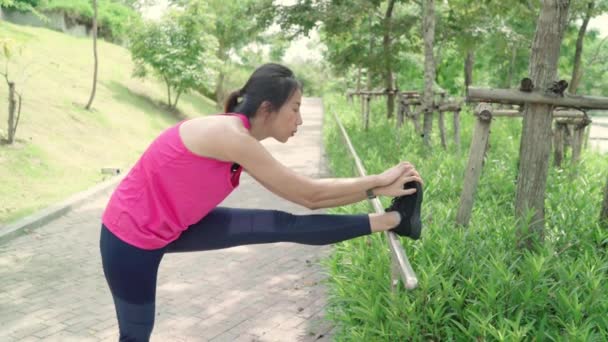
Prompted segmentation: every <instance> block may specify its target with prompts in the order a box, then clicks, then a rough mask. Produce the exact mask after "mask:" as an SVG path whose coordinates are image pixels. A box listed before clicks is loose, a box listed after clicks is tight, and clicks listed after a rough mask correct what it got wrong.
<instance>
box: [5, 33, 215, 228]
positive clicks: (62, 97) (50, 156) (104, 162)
mask: <svg viewBox="0 0 608 342" xmlns="http://www.w3.org/2000/svg"><path fill="white" fill-rule="evenodd" d="M0 38H9V39H12V40H14V41H16V42H18V43H19V44H22V46H23V54H22V57H21V61H19V63H18V64H12V65H9V73H10V74H13V75H16V76H17V90H18V91H19V92H21V93H22V94H23V107H22V113H21V121H20V124H19V127H18V129H17V142H16V143H15V144H13V145H10V146H9V145H0V225H1V224H5V223H7V222H11V221H13V220H15V219H18V218H20V217H23V216H25V215H27V214H30V213H32V212H34V211H36V210H38V209H41V208H43V207H46V206H48V205H50V204H52V203H54V202H57V201H60V200H62V199H64V198H66V197H68V196H69V195H71V194H73V193H76V192H78V191H82V190H85V189H87V188H89V187H91V186H93V185H95V184H96V183H98V182H100V181H102V180H103V179H104V176H103V175H101V173H100V168H102V167H107V166H110V167H120V168H123V169H126V168H129V167H130V166H131V165H132V164H133V163H134V162H135V161H136V159H137V157H138V156H139V154H140V153H141V152H142V151H143V150H144V149H145V148H146V147H147V146H148V144H149V142H150V141H151V139H153V138H154V137H155V136H156V134H158V133H159V132H160V131H162V130H163V129H164V128H166V127H168V126H169V125H171V124H172V123H175V122H177V121H178V119H177V118H175V116H174V115H171V114H169V113H168V112H167V111H166V110H163V107H162V105H160V102H161V101H162V102H166V91H165V88H164V86H163V85H162V84H161V83H160V82H156V81H152V80H146V81H142V80H139V79H134V78H132V77H131V70H132V65H133V64H132V62H131V58H130V54H129V52H128V50H126V49H124V48H122V47H119V46H116V45H112V44H108V43H106V42H103V41H102V42H99V44H98V51H99V58H100V66H99V80H98V84H97V94H96V97H95V100H94V102H93V109H94V110H93V111H86V110H84V109H83V108H84V105H85V104H86V102H87V100H88V98H89V95H90V91H91V87H92V71H93V54H92V42H91V40H89V39H82V38H75V37H71V36H68V35H64V34H61V33H57V32H54V31H50V30H46V29H39V28H30V27H24V26H15V25H11V24H8V23H6V22H0ZM24 66H25V67H24ZM2 67H4V60H2ZM24 69H25V70H26V73H28V74H31V76H30V77H29V78H28V79H27V80H26V82H25V85H22V84H21V83H19V77H18V76H19V74H20V73H21V71H22V70H24ZM0 89H1V90H0V136H2V137H6V132H7V126H6V125H7V123H6V120H7V117H8V111H7V107H8V104H7V98H8V87H7V86H6V83H5V82H2V84H1V85H0ZM214 105H215V104H214V102H212V101H210V100H209V99H207V98H204V97H202V96H199V95H195V94H190V95H184V96H182V98H181V99H180V104H179V106H178V107H179V109H180V111H181V112H182V113H184V114H185V115H186V116H188V117H193V116H197V115H200V114H208V113H212V112H215V108H214Z"/></svg>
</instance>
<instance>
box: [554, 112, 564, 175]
mask: <svg viewBox="0 0 608 342" xmlns="http://www.w3.org/2000/svg"><path fill="white" fill-rule="evenodd" d="M564 130H565V124H563V123H561V122H560V121H559V120H555V132H554V134H553V151H554V154H553V165H554V166H556V167H561V166H562V160H564V135H565V133H564Z"/></svg>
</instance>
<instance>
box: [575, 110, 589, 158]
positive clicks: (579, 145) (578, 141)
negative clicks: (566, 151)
mask: <svg viewBox="0 0 608 342" xmlns="http://www.w3.org/2000/svg"><path fill="white" fill-rule="evenodd" d="M590 123H591V120H590V119H589V118H587V117H584V118H583V119H582V120H581V121H580V122H577V123H576V124H575V125H574V134H573V139H572V165H576V164H578V162H579V161H580V158H581V151H582V149H583V139H584V136H585V128H587V126H589V124H590Z"/></svg>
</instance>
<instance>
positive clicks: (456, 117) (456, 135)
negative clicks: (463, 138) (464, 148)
mask: <svg viewBox="0 0 608 342" xmlns="http://www.w3.org/2000/svg"><path fill="white" fill-rule="evenodd" d="M454 145H456V148H457V149H458V151H460V109H459V110H456V111H454Z"/></svg>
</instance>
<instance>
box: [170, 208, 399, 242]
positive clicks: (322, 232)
mask: <svg viewBox="0 0 608 342" xmlns="http://www.w3.org/2000/svg"><path fill="white" fill-rule="evenodd" d="M386 217H390V216H386ZM393 217H395V216H393ZM379 219H380V217H374V218H372V217H371V216H369V215H367V214H364V215H330V214H314V215H294V214H290V213H286V212H283V211H279V210H262V209H240V208H225V207H218V208H215V209H214V210H212V211H211V212H210V213H209V214H207V216H205V217H204V218H203V219H202V220H201V221H199V222H198V223H195V224H193V225H192V226H190V227H188V229H187V230H186V231H184V232H183V233H182V235H181V236H180V237H179V238H178V239H177V240H175V241H173V242H172V243H170V244H169V245H168V246H167V252H188V251H203V250H212V249H221V248H228V247H234V246H240V245H249V244H259V243H272V242H296V243H301V244H307V245H327V244H331V243H336V242H340V241H344V240H349V239H352V238H356V237H359V236H363V235H368V234H371V232H372V231H376V230H377V229H376V230H374V229H372V228H377V227H372V226H370V222H371V223H373V224H379V223H378V222H381V223H382V224H386V222H385V221H387V220H386V219H383V220H379ZM397 223H398V222H395V224H394V225H392V226H390V224H387V225H386V227H385V228H384V229H383V230H386V229H389V228H391V227H394V226H395V225H396V224H397Z"/></svg>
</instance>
